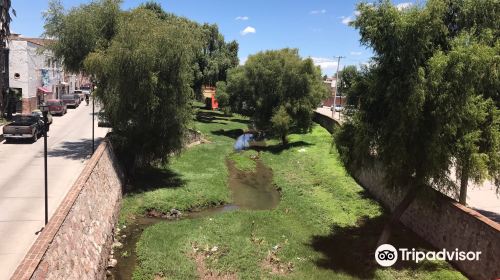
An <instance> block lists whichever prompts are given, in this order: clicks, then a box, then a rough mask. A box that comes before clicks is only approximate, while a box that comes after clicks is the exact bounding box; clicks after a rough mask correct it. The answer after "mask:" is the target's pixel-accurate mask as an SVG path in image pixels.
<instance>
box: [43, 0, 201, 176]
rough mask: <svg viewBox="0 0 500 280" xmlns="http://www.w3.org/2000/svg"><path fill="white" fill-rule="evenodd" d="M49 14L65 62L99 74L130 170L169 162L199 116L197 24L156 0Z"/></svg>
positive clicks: (103, 2)
mask: <svg viewBox="0 0 500 280" xmlns="http://www.w3.org/2000/svg"><path fill="white" fill-rule="evenodd" d="M50 7H51V10H50V11H49V12H48V13H47V14H46V35H47V36H50V37H54V38H57V40H55V41H54V43H53V44H52V45H50V46H49V48H50V49H51V50H53V52H54V54H55V55H56V57H57V58H59V59H61V60H62V62H63V63H64V66H65V67H66V69H68V70H70V71H75V72H76V71H84V72H86V73H87V74H89V75H92V77H93V79H94V81H95V83H96V85H97V89H96V91H95V94H96V97H97V98H98V99H99V100H100V101H101V103H102V104H103V109H104V112H103V113H104V115H105V117H106V118H107V120H108V121H109V123H110V124H111V126H112V127H113V135H112V136H111V139H112V141H113V142H114V144H115V147H116V149H117V151H118V152H119V154H120V155H121V156H122V157H123V158H124V159H125V161H124V162H125V165H126V167H127V171H129V172H130V173H132V174H133V173H134V170H136V169H137V168H140V167H144V166H148V165H150V164H153V163H158V162H165V161H166V160H167V159H168V156H169V155H170V154H172V153H175V152H177V151H179V149H180V148H181V147H182V142H183V139H184V133H185V131H186V129H187V125H188V123H189V121H190V120H191V117H192V112H191V107H190V100H192V97H193V90H192V85H193V77H194V76H193V65H194V64H195V62H196V59H195V58H196V54H197V53H198V52H199V51H200V50H201V49H202V47H203V42H204V41H203V40H202V39H203V36H202V32H201V30H200V29H199V28H198V26H199V25H198V24H197V23H195V22H192V21H190V20H188V19H185V18H182V17H177V16H175V15H172V14H168V13H165V12H163V10H161V7H158V6H156V5H154V3H153V4H151V3H150V4H146V5H143V6H140V7H138V8H136V9H133V10H131V11H122V10H121V9H120V1H117V0H100V1H94V2H91V3H90V4H85V5H81V6H79V7H77V8H73V9H71V10H69V11H67V12H65V11H63V10H62V9H61V8H60V5H57V3H54V4H53V5H50Z"/></svg>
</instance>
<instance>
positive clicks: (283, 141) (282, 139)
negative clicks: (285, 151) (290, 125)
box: [281, 134, 288, 146]
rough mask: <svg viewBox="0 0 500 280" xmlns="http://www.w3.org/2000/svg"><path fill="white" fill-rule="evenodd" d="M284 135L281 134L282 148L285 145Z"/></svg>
mask: <svg viewBox="0 0 500 280" xmlns="http://www.w3.org/2000/svg"><path fill="white" fill-rule="evenodd" d="M287 142H288V141H287V139H286V134H281V144H282V145H283V146H284V145H286V144H287Z"/></svg>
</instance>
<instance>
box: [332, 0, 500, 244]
mask: <svg viewBox="0 0 500 280" xmlns="http://www.w3.org/2000/svg"><path fill="white" fill-rule="evenodd" d="M472 2H474V1H472V0H468V1H462V3H463V5H462V6H459V7H456V5H455V3H453V2H452V1H447V0H430V1H427V3H426V5H425V6H422V7H420V6H416V7H412V8H410V9H403V10H398V9H397V8H396V7H394V6H393V5H392V4H391V3H390V1H387V0H384V1H380V2H379V3H376V4H374V5H371V4H365V3H362V4H360V5H358V10H359V11H360V15H359V16H358V17H357V19H356V20H355V21H354V23H353V25H354V26H355V27H356V28H357V29H358V30H359V32H360V35H361V43H363V44H364V45H366V46H368V47H371V48H372V49H373V51H374V53H375V56H374V58H373V65H372V66H371V67H370V68H369V73H368V74H367V75H363V76H364V77H363V80H364V82H363V83H361V85H363V87H362V88H363V90H364V91H365V92H363V93H362V94H361V93H360V92H358V93H357V95H358V96H360V103H361V104H360V107H359V111H358V112H357V113H356V114H355V116H354V117H353V118H352V119H351V122H350V123H349V124H347V125H346V126H344V127H343V128H342V130H343V131H342V132H341V133H340V136H339V137H338V139H340V140H343V141H340V146H341V148H340V149H341V150H343V151H348V152H349V153H350V154H349V155H348V156H346V158H347V159H349V160H350V162H351V163H354V164H358V165H365V164H366V163H367V162H369V161H371V160H373V159H374V160H376V161H378V162H381V163H382V165H383V167H384V169H385V174H386V181H387V185H388V186H390V187H393V188H395V189H398V190H400V191H401V192H402V193H404V196H403V198H402V200H401V202H400V203H399V204H398V205H397V206H396V207H395V209H394V210H393V213H392V216H391V218H390V221H389V222H388V224H387V225H386V227H385V228H384V231H383V232H382V234H381V237H380V239H379V243H385V242H386V241H387V239H388V237H389V236H390V232H391V225H392V224H393V223H395V222H396V221H398V220H399V218H400V217H401V215H402V214H403V213H404V211H405V210H406V208H407V207H408V206H409V205H410V203H411V202H412V201H413V200H414V199H415V198H416V197H417V195H418V193H419V192H421V190H422V189H425V188H428V187H429V186H430V185H431V184H432V185H433V186H434V187H438V188H446V187H448V186H449V185H448V182H449V180H448V179H449V170H450V167H451V166H453V164H454V162H455V156H456V155H457V151H458V150H460V149H457V147H456V145H454V144H452V143H453V140H456V139H457V138H456V137H457V135H454V134H453V133H452V130H453V129H451V128H450V127H449V124H451V123H455V122H456V121H457V118H456V116H455V115H453V114H445V113H443V112H447V111H449V110H450V108H456V107H454V106H453V105H455V104H452V102H454V101H456V100H454V98H451V97H450V96H449V92H448V93H447V92H442V91H440V90H437V91H432V90H429V88H428V83H427V82H428V80H429V79H430V77H429V72H430V71H431V70H430V69H429V60H430V59H431V58H432V57H433V56H434V55H435V54H436V53H438V52H444V53H447V52H449V50H450V48H452V40H453V38H454V37H455V36H457V34H459V33H461V32H463V31H465V30H467V28H468V27H467V26H468V25H466V24H461V22H469V23H470V22H478V21H482V20H484V19H483V18H477V19H464V15H465V14H466V12H464V11H465V10H467V9H464V8H463V7H466V6H467V5H473V6H474V7H477V5H476V4H471V3H472ZM476 2H478V3H479V2H484V4H478V5H480V6H481V5H485V6H488V5H489V4H491V3H492V2H494V1H489V0H487V1H476ZM486 3H488V4H486ZM497 3H498V1H497ZM496 10H497V11H498V9H496ZM450 13H451V14H452V16H450ZM494 13H495V12H494ZM469 14H474V13H469ZM480 14H481V16H482V15H483V13H480ZM489 14H490V15H491V13H489ZM495 15H496V14H495ZM495 15H494V16H493V17H492V18H493V19H492V21H497V19H498V15H496V16H495ZM493 25H494V24H493ZM469 26H474V24H473V23H471V24H469ZM473 29H474V28H472V27H471V28H470V30H473ZM495 32H496V31H495ZM490 34H491V33H490ZM483 74H485V73H483ZM443 82H450V81H447V80H446V77H445V78H444V80H443ZM454 82H457V80H454ZM359 89H360V88H358V90H359ZM465 100H468V99H465ZM476 101H477V100H476V98H475V97H474V96H473V95H470V102H467V104H475V102H476ZM486 103H488V102H486ZM486 103H485V104H483V105H478V106H479V107H481V109H480V110H482V108H484V109H485V110H491V108H492V107H491V105H488V104H486ZM488 108H489V109H488ZM478 109H479V108H478ZM492 114H493V115H494V113H492ZM490 115H491V114H490ZM487 116H488V115H486V116H484V117H481V118H478V123H484V122H481V120H484V119H487V118H488V117H487ZM466 119H468V117H464V118H463V120H466ZM490 123H491V122H490ZM464 124H465V123H464ZM462 128H464V127H462ZM467 131H472V130H467V129H463V135H467V134H468V132H467ZM490 131H491V130H490ZM493 134H494V133H493ZM347 136H349V138H351V143H346V141H345V140H346V139H347ZM472 142H473V143H474V145H480V143H479V142H477V141H475V140H472ZM467 143H471V142H470V141H469V142H467ZM469 147H470V146H469Z"/></svg>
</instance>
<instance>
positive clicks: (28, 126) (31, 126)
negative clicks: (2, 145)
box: [3, 114, 45, 142]
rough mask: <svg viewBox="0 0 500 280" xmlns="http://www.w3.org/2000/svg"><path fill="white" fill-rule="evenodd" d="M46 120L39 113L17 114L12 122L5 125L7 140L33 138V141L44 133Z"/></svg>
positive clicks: (4, 131)
mask: <svg viewBox="0 0 500 280" xmlns="http://www.w3.org/2000/svg"><path fill="white" fill-rule="evenodd" d="M44 126H45V124H44V122H43V120H42V118H40V116H39V115H36V114H34V115H17V116H14V118H13V119H12V122H11V123H10V124H8V125H6V126H4V127H3V137H4V138H5V140H6V141H10V140H15V139H31V140H32V141H33V142H36V140H37V139H38V138H39V137H40V136H41V135H42V134H43V132H44V129H45V128H44Z"/></svg>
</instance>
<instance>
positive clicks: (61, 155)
mask: <svg viewBox="0 0 500 280" xmlns="http://www.w3.org/2000/svg"><path fill="white" fill-rule="evenodd" d="M95 125H96V129H95V136H96V139H97V140H98V141H99V140H101V139H102V137H104V136H105V135H106V133H107V131H108V129H105V128H98V127H97V121H96V122H95ZM48 135H49V137H48V144H47V145H48V151H49V152H48V185H49V192H48V193H49V196H48V197H49V218H50V216H52V214H53V213H54V211H55V209H56V208H57V206H58V205H59V204H60V202H61V201H62V199H63V198H64V196H65V195H66V193H67V192H68V190H69V188H70V187H71V186H72V184H73V183H74V181H75V180H76V179H77V177H78V175H79V174H80V172H81V171H82V169H83V167H84V164H85V161H86V159H88V158H89V156H90V153H91V149H92V106H86V105H85V104H84V103H83V104H82V105H80V107H79V108H77V109H69V110H68V113H67V114H66V115H65V116H63V117H54V121H53V124H52V125H51V127H50V131H49V133H48ZM97 143H98V142H96V147H97ZM43 226H44V166H43V138H42V139H39V140H38V141H37V142H36V143H33V144H32V143H27V142H26V143H12V144H11V143H5V141H3V142H1V143H0V280H4V279H9V277H10V276H11V275H12V273H13V272H14V270H15V269H16V267H17V265H18V264H19V263H20V261H21V260H22V259H23V257H24V255H25V254H26V253H27V252H28V250H29V248H30V246H31V245H32V244H33V242H34V241H35V239H36V237H37V236H36V235H35V233H36V232H37V231H39V230H40V229H41V228H42V227H43Z"/></svg>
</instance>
